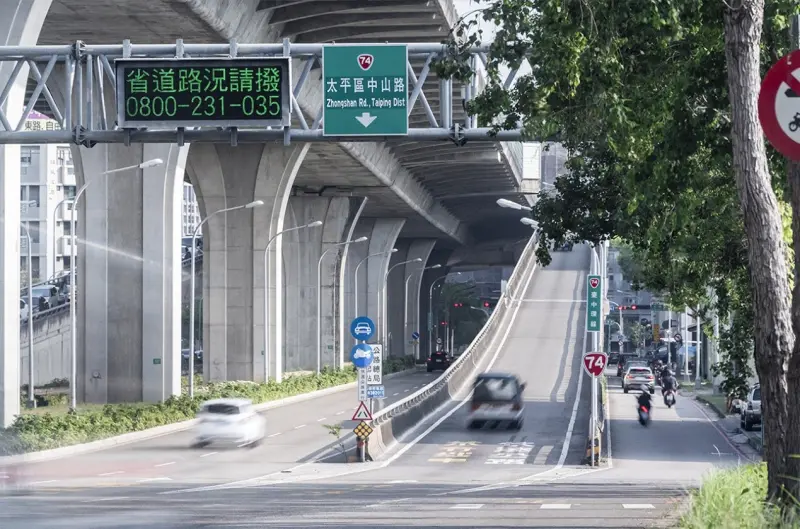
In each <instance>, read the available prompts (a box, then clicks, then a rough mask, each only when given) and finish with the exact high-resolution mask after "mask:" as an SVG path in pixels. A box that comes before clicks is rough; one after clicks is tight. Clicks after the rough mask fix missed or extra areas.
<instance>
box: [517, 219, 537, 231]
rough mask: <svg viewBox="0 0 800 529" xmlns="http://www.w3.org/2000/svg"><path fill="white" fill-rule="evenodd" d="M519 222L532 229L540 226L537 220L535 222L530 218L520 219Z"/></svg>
mask: <svg viewBox="0 0 800 529" xmlns="http://www.w3.org/2000/svg"><path fill="white" fill-rule="evenodd" d="M519 221H520V222H521V223H523V224H525V225H526V226H530V227H531V228H534V229H535V228H537V227H538V226H539V223H538V222H536V221H535V220H533V219H532V218H530V217H522V218H521V219H519Z"/></svg>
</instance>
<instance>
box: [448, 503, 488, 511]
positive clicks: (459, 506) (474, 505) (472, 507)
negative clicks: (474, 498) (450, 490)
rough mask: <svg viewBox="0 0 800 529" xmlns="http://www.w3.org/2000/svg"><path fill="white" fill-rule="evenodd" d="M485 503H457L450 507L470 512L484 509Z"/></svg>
mask: <svg viewBox="0 0 800 529" xmlns="http://www.w3.org/2000/svg"><path fill="white" fill-rule="evenodd" d="M483 505H484V504H483V503H457V504H455V505H453V506H452V507H450V508H451V509H465V510H466V509H469V510H477V509H480V508H481V507H483Z"/></svg>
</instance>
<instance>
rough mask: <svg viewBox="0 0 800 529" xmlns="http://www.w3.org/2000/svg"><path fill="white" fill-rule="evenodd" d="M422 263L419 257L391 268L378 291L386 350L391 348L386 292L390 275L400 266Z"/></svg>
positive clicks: (383, 341) (383, 340)
mask: <svg viewBox="0 0 800 529" xmlns="http://www.w3.org/2000/svg"><path fill="white" fill-rule="evenodd" d="M421 262H422V258H420V257H417V258H416V259H409V260H408V261H401V262H399V263H397V264H395V265H393V266H392V267H391V268H389V270H387V271H386V275H384V276H383V285H381V286H382V288H381V290H379V291H378V306H380V307H381V320H382V323H383V329H382V330H383V333H382V335H381V336H382V338H383V339H382V340H381V341H382V343H383V346H384V347H386V348H388V347H389V344H388V343H387V341H388V336H389V333H388V330H389V309H388V307H389V303H388V299H389V296H388V295H387V292H386V287H387V286H388V283H389V274H391V273H392V270H394V269H395V268H397V267H398V266H400V265H404V264H408V263H421ZM381 302H382V304H381Z"/></svg>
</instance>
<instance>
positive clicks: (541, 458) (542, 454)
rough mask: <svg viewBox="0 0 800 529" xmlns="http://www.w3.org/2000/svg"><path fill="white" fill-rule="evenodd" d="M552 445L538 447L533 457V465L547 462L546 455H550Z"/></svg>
mask: <svg viewBox="0 0 800 529" xmlns="http://www.w3.org/2000/svg"><path fill="white" fill-rule="evenodd" d="M553 448H554V447H553V445H547V446H543V447H541V448H540V449H539V452H538V453H537V454H536V457H534V458H533V464H534V465H546V464H547V457H548V456H549V455H550V452H552V451H553Z"/></svg>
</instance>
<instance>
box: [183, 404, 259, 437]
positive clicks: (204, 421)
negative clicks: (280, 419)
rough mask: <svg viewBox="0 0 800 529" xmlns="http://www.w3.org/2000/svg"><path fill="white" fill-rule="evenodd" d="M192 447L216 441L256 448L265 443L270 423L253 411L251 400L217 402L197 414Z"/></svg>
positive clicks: (203, 406) (206, 406)
mask: <svg viewBox="0 0 800 529" xmlns="http://www.w3.org/2000/svg"><path fill="white" fill-rule="evenodd" d="M197 419H198V423H197V426H195V431H194V442H193V443H192V447H193V448H203V447H205V446H208V445H210V444H211V443H213V442H223V443H234V444H237V445H238V446H248V447H251V448H253V447H256V446H258V445H259V444H261V442H262V441H263V440H264V437H265V436H266V431H267V423H266V421H265V420H264V417H262V416H261V415H259V414H258V413H256V411H255V410H254V409H253V402H252V401H251V400H249V399H215V400H209V401H206V402H205V403H203V405H202V406H201V407H200V411H198V412H197Z"/></svg>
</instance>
